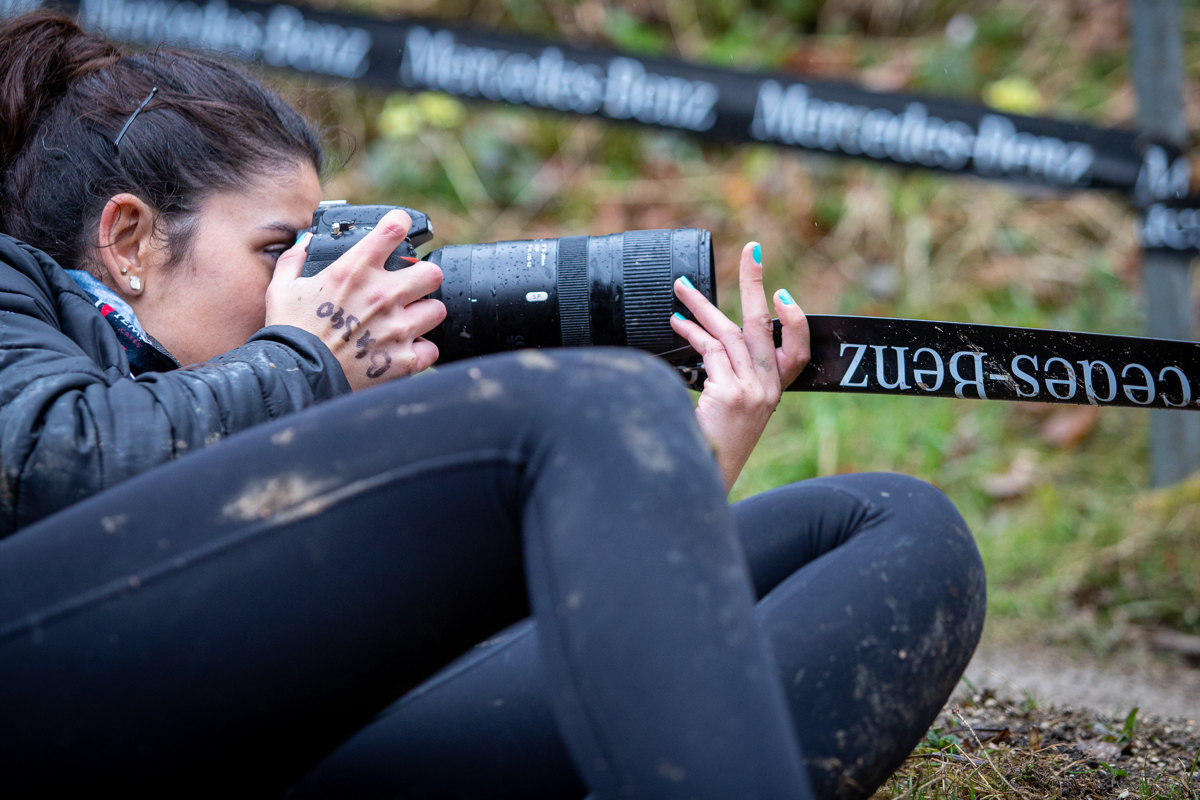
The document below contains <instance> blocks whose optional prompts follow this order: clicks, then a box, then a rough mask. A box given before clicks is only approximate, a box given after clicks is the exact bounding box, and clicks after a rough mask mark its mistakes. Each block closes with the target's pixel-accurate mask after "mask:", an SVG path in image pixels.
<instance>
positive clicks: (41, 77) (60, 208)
mask: <svg viewBox="0 0 1200 800" xmlns="http://www.w3.org/2000/svg"><path fill="white" fill-rule="evenodd" d="M155 87H157V88H158V91H157V92H156V93H155V94H154V96H153V98H152V99H151V100H150V102H149V103H148V104H147V105H146V107H145V108H144V109H142V111H141V113H139V114H138V115H137V117H136V119H135V120H134V122H133V124H132V125H130V126H129V129H128V130H127V131H126V132H125V135H124V136H123V137H122V138H121V140H120V145H119V146H116V145H114V144H113V141H114V140H115V139H116V138H117V135H118V134H119V133H120V131H121V129H122V127H123V126H124V125H125V123H126V122H127V121H128V120H129V118H130V115H132V114H133V113H134V111H135V110H136V109H137V108H138V106H139V105H140V104H141V103H142V102H143V101H144V100H146V98H147V97H148V96H149V95H150V93H151V90H152V89H154V88H155ZM0 147H3V151H2V152H0V230H3V231H4V232H5V233H8V234H10V235H12V236H15V237H16V238H18V239H22V240H24V241H26V242H28V243H29V244H32V245H34V246H35V247H38V248H40V249H42V250H44V251H46V252H47V253H48V254H49V255H50V256H51V257H53V258H54V259H55V260H57V261H58V262H59V263H60V264H63V265H64V266H68V267H72V266H74V267H82V266H84V265H85V264H86V263H87V262H88V261H89V260H90V254H91V252H92V248H93V247H96V246H97V244H98V243H97V242H96V241H95V234H94V231H95V226H96V224H97V223H98V221H99V215H100V213H101V211H102V210H103V208H104V204H105V203H106V202H107V201H108V199H109V198H110V197H112V196H113V195H116V194H119V193H121V192H129V193H131V194H133V195H136V196H137V197H139V198H141V199H142V200H143V201H145V202H146V203H147V204H149V205H150V206H151V207H152V208H154V210H155V211H156V212H157V213H158V220H159V223H160V224H161V226H162V227H160V229H159V230H160V232H161V233H163V234H165V236H166V241H167V243H168V246H169V247H170V248H171V250H170V252H171V254H172V256H174V257H176V258H178V257H179V256H181V255H182V252H183V251H184V250H185V249H186V247H187V244H188V243H189V240H190V234H191V233H192V231H193V230H194V214H195V213H196V211H197V210H198V208H199V205H200V203H201V202H202V201H203V200H204V199H205V198H206V197H207V196H209V195H211V194H212V193H213V192H215V191H221V190H228V189H237V188H241V187H244V186H246V185H247V184H248V183H250V182H251V181H252V180H254V179H256V178H259V177H261V176H263V175H269V174H271V173H272V172H274V171H276V170H284V169H287V168H288V167H292V166H293V165H295V164H296V163H297V161H302V162H303V161H307V162H309V163H311V164H312V165H313V167H314V168H315V169H316V170H317V172H318V174H319V173H320V171H321V166H322V161H323V159H322V155H321V145H320V143H319V141H318V139H317V137H316V135H315V134H314V133H313V131H312V129H311V128H310V127H309V125H308V123H307V122H305V120H304V119H303V118H302V117H301V116H300V114H299V113H298V112H297V111H296V110H295V109H293V108H292V107H291V106H289V105H288V104H287V103H285V102H284V101H283V100H282V99H281V98H280V97H279V96H278V95H276V94H275V93H274V92H272V91H270V90H269V89H267V88H265V87H264V86H263V85H262V84H260V83H259V82H258V81H256V80H254V79H253V78H251V77H249V76H247V75H246V74H244V73H243V72H241V71H240V70H238V69H235V68H233V67H231V66H230V65H228V64H225V63H222V62H220V61H217V60H215V59H212V58H209V57H206V56H202V55H198V54H195V53H185V52H175V51H169V50H155V51H152V52H147V53H128V54H127V53H124V52H122V51H121V50H119V49H118V48H117V47H116V46H114V45H112V44H111V43H109V42H107V41H105V40H104V39H102V38H100V37H98V36H95V35H92V34H90V33H87V32H85V31H84V30H82V29H81V28H80V27H79V26H78V25H77V24H76V23H75V22H74V21H73V20H71V19H70V18H69V17H66V16H64V15H62V14H60V13H57V12H52V11H34V12H31V13H29V14H25V15H22V16H19V17H14V18H12V19H9V20H5V21H4V22H3V23H0Z"/></svg>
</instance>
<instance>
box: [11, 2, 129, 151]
mask: <svg viewBox="0 0 1200 800" xmlns="http://www.w3.org/2000/svg"><path fill="white" fill-rule="evenodd" d="M0 43H2V46H0V173H2V172H7V171H8V169H9V167H10V166H11V164H12V162H13V159H14V158H15V157H16V155H17V154H18V153H19V152H20V151H21V149H22V148H23V147H24V145H25V142H26V140H27V139H28V138H29V137H30V136H31V135H33V132H34V131H35V130H36V129H37V126H38V124H39V123H40V122H41V121H42V119H43V118H44V117H45V116H46V114H47V112H48V111H49V110H50V109H51V108H52V107H53V106H54V104H55V103H56V102H57V101H58V100H59V99H60V98H62V96H63V95H64V94H66V92H67V89H68V87H70V85H71V83H72V82H73V81H75V80H77V79H78V78H80V77H82V76H85V75H87V74H89V73H91V72H94V71H96V70H99V69H103V68H105V67H107V66H109V65H110V64H112V63H113V62H114V61H116V60H117V59H118V58H119V57H120V53H119V52H118V51H117V50H116V48H114V47H113V46H112V45H111V44H109V43H108V42H105V41H104V40H102V39H99V38H97V37H96V36H93V35H91V34H89V33H87V32H86V31H84V30H83V29H82V28H80V27H79V25H78V24H77V23H76V22H75V21H74V20H73V19H71V18H70V17H68V16H66V15H65V14H62V13H60V12H57V11H50V10H39V11H32V12H30V13H28V14H23V15H21V16H18V17H13V18H11V19H8V20H5V21H3V22H2V23H0Z"/></svg>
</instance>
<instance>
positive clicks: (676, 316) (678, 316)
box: [671, 311, 687, 319]
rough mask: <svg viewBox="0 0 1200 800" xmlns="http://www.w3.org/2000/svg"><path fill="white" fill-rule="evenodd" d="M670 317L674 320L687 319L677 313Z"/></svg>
mask: <svg viewBox="0 0 1200 800" xmlns="http://www.w3.org/2000/svg"><path fill="white" fill-rule="evenodd" d="M671 316H673V317H674V318H675V319H687V317H685V316H684V315H683V314H680V313H679V312H678V311H676V312H675V313H674V314H672V315H671Z"/></svg>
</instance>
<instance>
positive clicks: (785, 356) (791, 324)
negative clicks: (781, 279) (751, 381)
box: [775, 289, 812, 389]
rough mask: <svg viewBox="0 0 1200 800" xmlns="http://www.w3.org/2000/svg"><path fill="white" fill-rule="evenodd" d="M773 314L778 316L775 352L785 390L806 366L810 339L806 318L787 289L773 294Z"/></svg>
mask: <svg viewBox="0 0 1200 800" xmlns="http://www.w3.org/2000/svg"><path fill="white" fill-rule="evenodd" d="M775 313H776V314H778V315H779V321H780V323H781V327H782V331H781V338H780V345H779V348H778V350H776V363H777V365H778V369H779V382H780V385H781V386H782V387H783V388H784V389H786V388H787V387H788V386H790V385H791V384H792V383H793V382H795V380H796V378H797V377H799V375H800V373H801V372H802V371H803V370H804V368H805V367H806V366H808V361H809V358H810V357H811V353H812V349H811V347H812V337H811V334H810V332H809V329H808V318H807V317H806V316H805V315H804V312H803V311H802V310H801V309H800V306H798V305H796V301H795V300H793V299H792V295H791V294H790V293H789V292H788V290H787V289H780V290H779V291H777V292H776V293H775Z"/></svg>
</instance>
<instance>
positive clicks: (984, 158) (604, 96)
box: [0, 0, 1200, 251]
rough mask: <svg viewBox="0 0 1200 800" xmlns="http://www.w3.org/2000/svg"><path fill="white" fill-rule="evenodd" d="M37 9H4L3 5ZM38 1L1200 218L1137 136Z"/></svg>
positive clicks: (324, 14) (100, 21) (154, 26)
mask: <svg viewBox="0 0 1200 800" xmlns="http://www.w3.org/2000/svg"><path fill="white" fill-rule="evenodd" d="M41 4H42V3H41V2H40V0H0V12H4V13H13V12H17V11H22V10H27V9H29V8H33V7H37V6H40V5H41ZM47 4H48V5H54V6H55V7H58V8H62V9H64V10H66V11H69V12H75V13H77V14H78V16H79V18H80V19H81V21H82V22H84V24H86V25H88V26H90V27H92V28H94V29H97V30H100V31H103V32H104V33H105V34H107V35H109V36H111V37H113V38H116V39H120V40H123V41H126V42H129V43H132V44H138V45H158V44H164V43H165V44H170V45H173V46H182V47H190V48H200V49H211V50H218V51H221V52H224V53H227V54H229V55H232V56H234V57H237V58H241V59H244V60H249V61H256V62H260V63H263V64H266V65H268V66H271V67H275V68H281V69H290V70H295V71H299V72H303V73H307V74H315V75H321V76H326V77H330V78H336V79H352V80H356V81H361V82H363V83H365V84H369V85H374V86H378V87H381V88H385V89H397V88H402V89H407V90H411V91H422V90H431V91H438V92H445V93H448V94H451V95H456V96H459V97H464V98H469V99H479V100H485V101H492V102H501V103H509V104H515V105H522V106H527V107H530V108H536V109H544V110H551V111H559V112H564V113H573V114H582V115H590V116H599V117H603V118H606V119H611V120H616V121H626V122H636V123H640V124H645V125H652V126H657V127H662V128H667V129H672V130H679V131H685V132H688V133H691V134H696V135H700V136H705V137H709V138H713V139H718V140H723V141H741V142H762V143H767V144H774V145H780V146H785V147H794V148H799V149H804V150H813V151H819V152H824V153H831V154H836V155H841V156H846V157H853V158H866V159H870V160H874V161H879V162H886V163H892V164H898V165H902V166H906V167H916V168H925V169H934V170H939V171H944V172H949V173H957V174H968V175H976V176H979V177H983V178H988V179H1002V180H1011V181H1019V182H1026V183H1033V184H1038V185H1043V186H1049V187H1052V188H1054V189H1059V190H1078V189H1112V190H1118V191H1121V192H1124V193H1125V194H1127V195H1128V196H1129V197H1130V198H1131V199H1132V200H1133V202H1134V203H1135V204H1136V205H1138V206H1139V207H1140V208H1142V209H1144V210H1145V213H1144V218H1143V222H1142V225H1141V232H1142V235H1143V241H1144V242H1145V244H1146V246H1147V247H1152V248H1163V249H1174V250H1183V251H1195V250H1197V249H1200V243H1198V241H1197V236H1196V233H1195V223H1194V219H1193V217H1191V216H1188V215H1186V214H1184V215H1181V214H1178V213H1175V212H1173V211H1170V210H1164V208H1163V206H1162V203H1163V202H1164V201H1167V200H1172V199H1178V198H1184V197H1186V196H1187V193H1188V189H1189V182H1190V174H1191V168H1190V164H1189V163H1188V161H1187V159H1186V158H1183V157H1181V156H1180V154H1179V152H1178V151H1177V150H1175V149H1173V148H1170V147H1167V146H1164V145H1161V144H1156V143H1154V142H1152V141H1150V140H1149V139H1148V138H1147V137H1145V136H1142V135H1140V134H1139V133H1138V132H1136V131H1132V130H1126V129H1118V128H1099V127H1094V126H1090V125H1085V124H1081V123H1076V122H1069V121H1063V120H1054V119H1040V118H1035V117H1026V116H1021V115H1015V114H1006V113H1002V112H999V111H996V110H994V109H990V108H987V107H984V106H980V105H973V104H968V103H957V102H952V101H947V100H941V99H935V98H928V97H920V96H917V95H913V94H908V93H899V92H894V93H893V92H875V91H868V90H865V89H862V88H859V87H856V86H851V85H847V84H841V83H834V82H828V81H816V80H801V79H798V78H797V77H796V76H789V75H779V74H766V73H749V72H740V71H731V70H722V69H717V68H713V67H701V66H697V65H693V64H688V63H685V62H682V61H677V60H669V59H660V58H640V57H632V56H629V55H623V54H619V53H615V52H612V51H605V50H600V49H593V48H580V47H574V46H571V45H567V44H564V43H558V42H548V41H545V40H540V39H535V38H532V37H524V36H515V35H509V34H499V33H496V32H493V31H483V30H475V29H471V28H467V27H463V26H454V25H447V24H445V23H442V22H420V21H413V20H392V19H387V20H385V19H378V18H370V17H361V16H355V15H350V14H345V13H340V12H332V11H321V10H315V9H307V8H303V9H302V8H297V7H294V6H290V5H283V4H274V5H269V4H265V3H257V2H249V1H248V0H210V2H207V3H204V4H197V3H193V2H187V1H186V0H77V1H76V0H64V2H54V0H48V2H47ZM1196 202H1197V204H1200V200H1198V201H1196Z"/></svg>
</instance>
